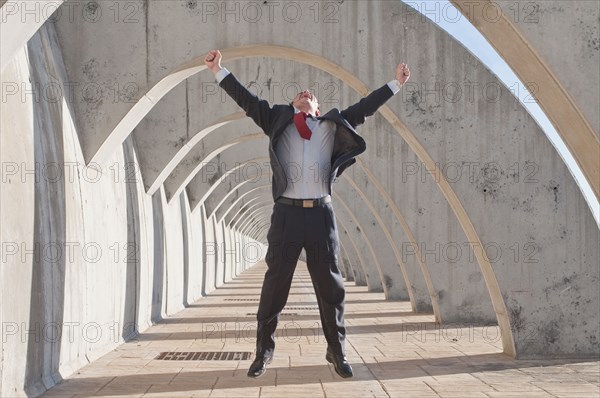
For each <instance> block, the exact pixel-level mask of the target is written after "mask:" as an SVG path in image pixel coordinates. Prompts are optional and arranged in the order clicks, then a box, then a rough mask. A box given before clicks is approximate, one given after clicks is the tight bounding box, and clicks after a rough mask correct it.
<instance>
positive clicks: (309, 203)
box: [275, 195, 331, 207]
mask: <svg viewBox="0 0 600 398" xmlns="http://www.w3.org/2000/svg"><path fill="white" fill-rule="evenodd" d="M275 202H277V203H282V204H284V205H291V206H299V207H317V206H323V205H324V204H326V203H329V202H331V196H330V195H327V196H324V197H322V198H319V199H292V198H286V197H285V196H280V197H279V199H277V200H276V201H275Z"/></svg>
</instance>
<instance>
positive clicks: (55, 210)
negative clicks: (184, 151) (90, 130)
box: [0, 24, 262, 397]
mask: <svg viewBox="0 0 600 398" xmlns="http://www.w3.org/2000/svg"><path fill="white" fill-rule="evenodd" d="M1 79H2V84H3V87H6V85H7V84H8V85H13V84H16V85H17V86H18V87H19V93H18V94H17V95H7V96H6V97H5V100H4V101H3V102H2V105H1V106H2V119H1V131H2V135H1V139H2V142H1V152H0V155H1V162H2V165H3V173H2V178H3V182H2V190H1V194H0V195H1V201H0V206H1V213H2V223H1V228H2V229H1V233H2V267H1V269H0V273H1V274H0V275H1V286H2V289H1V301H0V306H1V313H2V319H1V321H2V334H3V342H2V352H3V356H2V374H1V379H2V384H1V388H2V390H1V391H0V395H1V396H11V397H13V396H25V395H37V394H39V393H41V392H43V391H44V390H45V389H47V388H49V387H51V386H53V385H54V384H56V383H57V382H58V381H60V380H61V378H63V377H66V376H68V375H70V374H71V373H73V372H75V371H76V370H77V369H79V368H80V367H82V366H84V365H85V364H86V363H88V362H89V361H93V360H95V359H96V358H98V357H99V356H101V355H103V354H105V353H106V352H108V351H110V350H112V349H114V348H115V347H116V346H117V345H119V344H120V343H122V342H123V341H125V340H126V339H129V338H132V337H134V336H135V334H136V333H137V332H140V331H143V330H144V329H146V328H147V327H148V326H149V325H150V324H152V322H156V321H159V320H160V319H161V318H162V317H165V316H169V315H171V314H174V313H176V312H178V311H179V310H181V309H182V308H184V306H185V305H187V304H188V303H190V302H193V301H194V300H197V299H198V298H200V297H201V295H202V294H206V293H209V292H210V291H211V290H213V289H214V287H215V286H214V285H215V284H214V281H213V282H211V283H208V284H207V286H206V287H205V288H204V290H203V289H202V286H203V285H204V284H205V283H206V281H205V279H206V277H205V276H206V275H211V274H210V273H207V272H206V271H205V270H206V269H207V268H208V269H212V270H213V274H212V275H214V270H215V269H216V270H220V271H219V273H220V274H219V275H220V278H221V282H220V283H222V282H223V275H224V273H225V272H227V273H229V274H231V271H230V269H229V268H230V267H233V266H237V267H238V271H241V270H243V269H245V268H246V267H248V266H250V265H252V263H248V262H246V263H244V262H243V260H244V258H242V257H241V256H237V264H236V257H235V256H234V255H233V253H229V258H228V259H227V257H226V256H225V254H226V253H224V252H221V253H215V252H213V255H212V256H205V255H204V254H205V253H204V252H205V250H206V249H205V244H206V240H205V239H206V236H205V225H204V224H208V225H210V227H209V228H210V229H211V231H214V232H213V234H212V235H210V236H211V239H214V237H215V236H216V237H217V239H216V240H217V242H219V243H221V241H222V240H223V236H226V235H227V234H228V233H229V232H228V230H227V229H226V228H225V227H224V225H223V224H219V223H213V220H209V219H206V218H205V217H204V216H203V213H202V212H201V211H196V212H192V211H191V208H190V206H189V200H188V198H187V195H186V192H185V191H183V192H182V193H181V194H180V195H179V197H178V199H177V200H173V201H172V202H170V203H168V202H167V200H166V196H165V192H164V190H163V189H160V190H159V191H157V192H156V194H155V195H153V196H150V195H148V194H147V193H146V191H145V187H144V185H143V181H142V178H141V174H140V167H139V161H138V153H137V150H136V145H135V142H134V141H133V137H131V138H130V139H128V140H126V141H125V142H124V143H123V144H122V146H121V149H120V150H119V151H116V152H115V153H114V154H112V155H111V157H110V159H109V160H108V162H107V163H106V164H105V165H103V166H102V167H99V166H98V167H96V166H94V165H89V166H86V164H85V161H84V159H83V154H82V151H81V146H80V142H79V138H78V134H77V130H76V127H75V125H74V123H73V117H72V108H71V104H69V103H68V101H66V99H67V98H64V97H63V96H62V95H61V94H62V93H65V92H67V91H66V90H67V88H66V87H65V86H64V83H65V82H67V81H68V80H67V78H66V75H65V69H64V65H63V61H62V54H61V50H60V45H59V43H58V41H57V37H56V35H55V33H54V29H53V25H52V24H46V25H44V27H43V28H41V29H40V30H39V31H38V32H37V33H36V34H35V35H34V36H33V38H32V39H31V40H30V41H29V43H28V45H27V47H24V48H22V49H21V50H20V51H19V53H18V55H17V56H16V57H14V58H13V59H12V60H11V61H10V63H9V64H8V65H7V67H6V69H5V70H4V72H3V73H2V75H1ZM21 90H22V91H21ZM51 90H55V91H51ZM27 92H28V93H29V94H24V93H27ZM21 94H23V96H21ZM36 96H37V97H36ZM224 234H225V235H224ZM219 237H220V238H219ZM247 239H249V238H247ZM250 241H252V240H250ZM209 243H210V242H209ZM261 246H262V245H261ZM214 247H216V248H217V250H222V249H221V248H222V247H223V246H222V245H221V246H219V245H216V246H214ZM216 258H219V259H220V261H221V263H220V264H216V263H214V261H215V259H216ZM226 259H227V260H226ZM223 261H227V262H226V264H227V266H228V269H227V270H224V268H223V265H224V264H223ZM205 262H206V264H205Z"/></svg>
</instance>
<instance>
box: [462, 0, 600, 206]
mask: <svg viewBox="0 0 600 398" xmlns="http://www.w3.org/2000/svg"><path fill="white" fill-rule="evenodd" d="M450 1H451V2H452V3H453V4H454V5H455V6H456V8H458V9H459V10H460V11H461V12H462V13H463V15H465V16H466V17H467V18H468V19H469V21H471V23H472V24H473V26H475V27H476V28H477V29H478V30H479V31H480V32H481V33H482V34H483V35H484V36H485V37H486V39H487V40H488V41H489V42H490V44H491V45H492V46H494V48H495V49H496V51H498V53H499V54H500V55H501V56H502V58H503V59H504V60H505V61H506V62H507V63H508V64H509V65H510V67H511V69H512V70H514V72H515V73H516V74H517V76H519V78H520V79H521V81H523V82H527V83H536V82H537V84H535V87H534V92H533V93H532V95H533V96H534V97H535V99H536V100H537V101H538V102H539V104H540V107H541V108H542V109H543V110H544V112H545V113H546V115H547V116H548V118H549V119H550V121H551V122H552V124H553V125H554V127H555V128H556V131H557V132H558V133H559V134H560V136H561V138H562V139H563V141H564V142H565V144H566V145H567V147H568V148H569V150H570V151H571V153H572V154H573V157H574V158H575V160H576V161H577V164H578V165H579V167H580V168H581V171H582V172H583V174H584V176H585V177H586V179H587V181H588V182H589V184H590V186H591V187H592V189H593V191H594V194H595V195H596V199H598V200H600V140H599V138H598V136H599V131H598V129H599V127H598V89H597V85H598V73H597V68H596V70H591V69H590V70H589V71H587V70H586V69H585V68H580V65H579V61H580V60H581V59H582V58H589V57H590V56H593V57H595V59H596V60H597V59H598V43H597V42H596V48H595V49H594V48H593V46H592V47H590V46H589V45H588V47H587V48H585V47H584V46H581V47H582V48H585V57H582V56H583V55H584V54H583V53H582V52H580V53H579V54H573V53H574V52H576V51H577V50H576V48H578V47H579V46H575V45H572V43H573V42H572V41H571V40H569V38H568V37H564V35H565V29H552V28H550V27H549V26H548V25H547V24H543V25H541V26H543V29H540V33H539V34H540V35H542V36H543V39H542V40H539V41H538V43H532V42H530V41H528V40H527V39H526V35H527V33H528V32H524V30H525V28H527V29H532V27H531V25H534V26H535V25H538V26H539V23H538V24H527V26H526V27H525V26H523V25H521V28H520V29H519V28H517V26H518V25H515V24H514V23H513V22H511V20H510V18H509V16H514V15H515V10H514V7H515V4H517V11H516V12H517V13H518V12H519V10H520V6H519V5H518V3H515V2H514V1H512V0H511V1H501V0H500V1H498V0H495V1H491V0H482V1H480V2H478V3H473V2H472V1H470V0H450ZM553 3H556V2H552V1H544V2H541V3H530V5H531V6H533V5H535V6H534V9H533V10H530V12H527V11H526V10H523V14H530V16H531V17H532V18H535V19H538V18H540V15H545V14H548V13H549V14H551V15H552V14H553V13H557V14H558V15H552V17H551V18H550V19H546V20H545V22H547V23H552V24H554V25H558V24H561V23H566V22H568V24H565V27H566V26H569V27H571V26H573V27H576V28H575V29H579V26H580V25H582V21H581V18H589V21H588V23H591V24H595V25H596V33H597V24H598V7H597V4H596V5H595V6H592V7H590V8H589V10H588V11H589V12H587V13H585V14H579V13H574V12H568V11H567V12H566V13H565V12H560V13H558V12H557V11H556V7H555V4H553ZM562 3H564V2H562ZM577 3H581V5H591V4H592V3H591V2H589V1H586V2H569V5H568V6H567V7H566V8H567V9H571V8H572V7H575V6H576V4H577ZM586 3H587V4H586ZM564 4H566V3H564ZM499 7H501V11H500V12H497V11H498V10H497V8H499ZM490 8H491V9H493V10H494V11H492V14H494V17H493V18H489V17H486V15H487V14H486V13H485V12H483V11H484V10H486V9H487V10H489V9H490ZM529 8H531V7H529ZM540 8H541V9H540ZM540 11H542V12H540ZM594 13H595V16H594ZM517 15H518V14H517ZM523 17H524V18H525V17H526V15H523ZM576 17H577V20H576ZM525 22H526V21H525ZM582 27H583V26H582ZM578 34H583V32H578ZM553 36H554V37H553ZM538 39H541V37H538ZM596 40H597V38H596ZM543 42H546V43H556V44H558V43H560V45H557V46H556V45H555V46H552V47H551V48H547V49H546V51H545V52H544V55H545V58H546V59H544V58H542V56H541V55H540V53H539V52H538V50H539V47H540V46H541V44H542V43H543ZM535 44H539V45H538V46H536V45H535ZM553 53H554V54H553ZM573 55H576V56H573ZM548 60H550V62H548ZM552 61H553V62H552ZM551 64H553V65H551ZM569 64H573V66H574V68H570V67H569V66H568V65H569ZM592 65H595V66H597V65H598V61H596V62H595V63H592ZM552 66H553V67H552ZM586 72H589V74H588V76H585V73H586ZM572 74H575V75H576V76H577V80H579V83H578V84H579V85H580V86H581V87H580V89H579V90H575V89H573V91H572V92H571V93H569V90H567V87H568V86H566V85H565V84H564V83H563V80H564V79H565V78H568V76H569V75H572ZM559 76H562V77H559ZM588 84H594V85H596V91H595V94H594V95H595V99H596V100H595V101H593V102H595V103H596V105H595V106H593V107H592V108H591V109H588V112H586V113H587V114H588V117H592V118H593V120H594V122H595V123H594V124H595V128H594V127H592V125H591V123H590V122H589V120H588V119H587V118H586V117H585V115H584V112H582V111H581V109H580V106H581V105H583V106H585V107H587V106H588V103H589V102H590V101H589V99H588V100H587V101H582V100H583V98H582V97H583V96H582V95H581V94H580V93H579V92H580V91H585V87H586V86H587V85H588ZM574 97H575V98H577V97H579V99H580V101H579V104H580V106H578V105H577V102H576V101H575V99H574ZM590 99H591V98H590Z"/></svg>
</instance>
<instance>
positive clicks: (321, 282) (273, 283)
mask: <svg viewBox="0 0 600 398" xmlns="http://www.w3.org/2000/svg"><path fill="white" fill-rule="evenodd" d="M267 241H268V244H269V246H268V249H267V254H266V256H265V261H266V263H267V267H268V269H267V272H266V273H265V279H264V282H263V286H262V291H261V295H260V303H259V305H258V314H257V320H258V328H257V340H256V354H257V355H258V356H260V355H263V356H270V355H272V354H273V350H274V349H275V329H276V328H277V323H278V322H279V317H280V313H281V310H282V309H283V307H284V306H285V303H286V302H287V299H288V295H289V291H290V286H291V284H292V277H293V276H294V270H295V269H296V263H297V262H298V258H299V256H300V252H301V251H302V248H304V249H305V251H306V263H307V266H308V272H309V273H310V277H311V280H312V284H313V287H314V289H315V294H316V296H317V303H318V305H319V313H320V315H321V325H322V328H323V333H324V335H325V339H326V340H327V344H328V349H329V350H331V351H332V352H333V353H336V354H343V353H344V340H345V336H346V329H345V327H344V298H345V290H344V281H343V278H342V275H341V273H340V270H339V268H338V257H339V252H340V249H339V237H338V231H337V225H336V222H335V214H334V212H333V206H332V204H331V202H330V203H327V204H324V205H322V206H318V207H312V208H303V207H298V206H291V205H286V204H281V203H275V204H274V206H273V213H272V215H271V226H270V228H269V231H268V233H267Z"/></svg>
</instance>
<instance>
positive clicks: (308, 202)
mask: <svg viewBox="0 0 600 398" xmlns="http://www.w3.org/2000/svg"><path fill="white" fill-rule="evenodd" d="M302 207H315V201H314V200H312V199H310V200H303V201H302Z"/></svg>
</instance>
